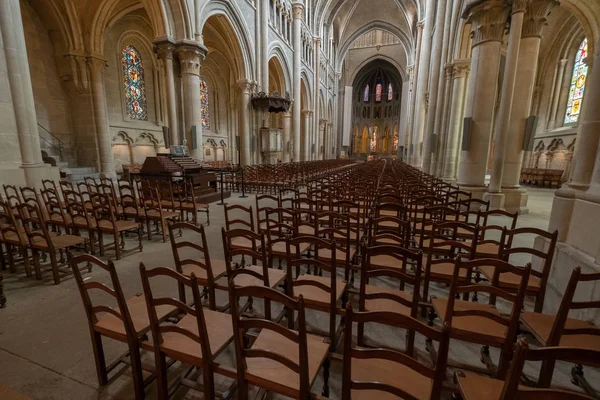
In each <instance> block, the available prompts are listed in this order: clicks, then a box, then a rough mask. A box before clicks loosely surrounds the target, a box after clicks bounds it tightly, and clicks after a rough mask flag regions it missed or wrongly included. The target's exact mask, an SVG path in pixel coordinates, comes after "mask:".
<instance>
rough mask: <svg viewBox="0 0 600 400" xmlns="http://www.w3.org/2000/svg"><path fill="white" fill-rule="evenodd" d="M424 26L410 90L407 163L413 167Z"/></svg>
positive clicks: (421, 25)
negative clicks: (410, 108)
mask: <svg viewBox="0 0 600 400" xmlns="http://www.w3.org/2000/svg"><path fill="white" fill-rule="evenodd" d="M423 25H425V23H424V22H423V21H421V22H419V23H418V24H417V53H416V55H415V59H414V63H413V75H412V79H411V81H410V90H411V96H410V97H411V98H410V104H411V107H412V110H411V111H410V114H409V115H410V117H409V123H408V126H409V128H408V129H407V132H408V142H409V143H408V147H409V152H408V158H407V160H406V162H407V163H409V164H411V165H414V164H412V162H413V154H414V152H415V151H416V145H415V140H416V139H415V137H416V134H417V130H416V126H415V119H416V118H417V83H418V80H419V64H418V63H419V60H420V58H421V46H422V43H423ZM411 148H412V151H410V149H411Z"/></svg>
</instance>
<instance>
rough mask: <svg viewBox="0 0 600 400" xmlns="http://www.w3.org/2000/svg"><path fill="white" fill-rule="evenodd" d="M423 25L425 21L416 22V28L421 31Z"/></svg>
mask: <svg viewBox="0 0 600 400" xmlns="http://www.w3.org/2000/svg"><path fill="white" fill-rule="evenodd" d="M424 26H425V21H419V22H417V29H418V30H420V31H422V30H423V27H424Z"/></svg>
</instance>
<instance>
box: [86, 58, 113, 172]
mask: <svg viewBox="0 0 600 400" xmlns="http://www.w3.org/2000/svg"><path fill="white" fill-rule="evenodd" d="M88 64H89V66H90V83H91V87H92V102H93V105H94V119H95V122H96V135H97V140H98V150H99V154H100V174H101V176H103V177H106V178H116V176H117V174H116V173H115V165H114V164H115V160H114V157H113V154H112V146H111V140H110V128H109V124H108V109H107V105H106V93H105V89H104V70H105V69H106V61H104V60H102V59H99V58H95V57H89V58H88Z"/></svg>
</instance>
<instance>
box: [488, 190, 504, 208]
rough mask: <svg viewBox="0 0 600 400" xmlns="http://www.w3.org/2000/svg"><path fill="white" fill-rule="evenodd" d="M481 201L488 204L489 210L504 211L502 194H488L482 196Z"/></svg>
mask: <svg viewBox="0 0 600 400" xmlns="http://www.w3.org/2000/svg"><path fill="white" fill-rule="evenodd" d="M483 200H484V201H489V202H490V210H504V201H505V197H504V193H489V192H485V193H484V194H483Z"/></svg>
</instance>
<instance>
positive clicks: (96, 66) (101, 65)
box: [86, 57, 106, 73]
mask: <svg viewBox="0 0 600 400" xmlns="http://www.w3.org/2000/svg"><path fill="white" fill-rule="evenodd" d="M86 61H87V64H88V65H89V67H90V71H91V72H92V73H103V72H104V70H105V69H106V60H104V59H102V58H98V57H87V58H86Z"/></svg>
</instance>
